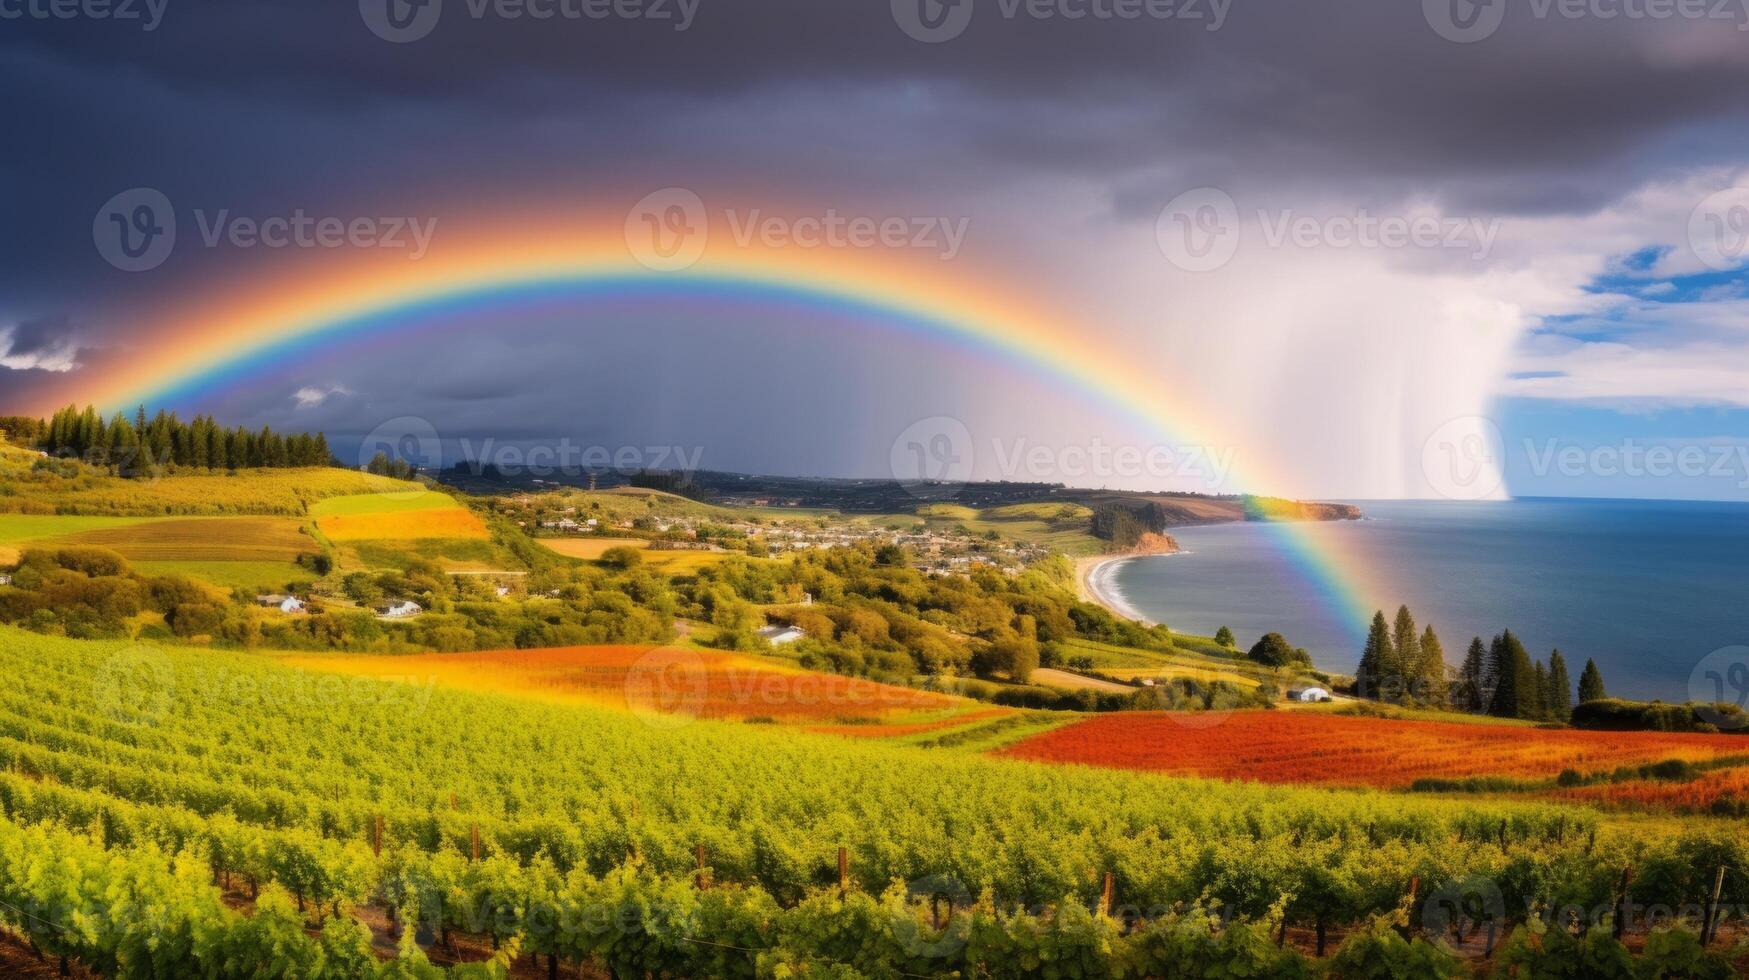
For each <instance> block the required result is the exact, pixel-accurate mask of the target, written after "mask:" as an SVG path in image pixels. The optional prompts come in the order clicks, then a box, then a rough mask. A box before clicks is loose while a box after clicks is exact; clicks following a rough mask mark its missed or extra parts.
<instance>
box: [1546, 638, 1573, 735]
mask: <svg viewBox="0 0 1749 980" xmlns="http://www.w3.org/2000/svg"><path fill="white" fill-rule="evenodd" d="M1543 706H1544V707H1545V708H1546V709H1547V710H1548V713H1549V717H1551V718H1553V719H1554V720H1556V721H1567V720H1569V719H1571V718H1572V717H1573V680H1572V678H1570V677H1568V676H1567V658H1565V657H1563V656H1561V651H1559V650H1556V651H1555V652H1553V653H1551V654H1549V687H1548V692H1547V693H1546V694H1544V695H1543Z"/></svg>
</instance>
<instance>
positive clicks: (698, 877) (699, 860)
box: [692, 844, 710, 888]
mask: <svg viewBox="0 0 1749 980" xmlns="http://www.w3.org/2000/svg"><path fill="white" fill-rule="evenodd" d="M706 857H707V855H706V852H705V849H704V845H703V844H700V845H698V846H697V847H695V848H693V849H692V859H693V861H694V862H695V863H696V864H697V866H698V873H697V874H695V875H693V878H692V883H693V885H695V886H697V887H699V888H708V887H710V882H709V880H708V879H707V877H706V875H705V873H704V866H705V859H706Z"/></svg>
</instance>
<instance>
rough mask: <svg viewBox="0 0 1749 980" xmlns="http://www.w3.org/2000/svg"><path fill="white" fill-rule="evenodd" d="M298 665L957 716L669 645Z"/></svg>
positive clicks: (573, 690)
mask: <svg viewBox="0 0 1749 980" xmlns="http://www.w3.org/2000/svg"><path fill="white" fill-rule="evenodd" d="M288 662H289V663H291V664H292V665H293V666H299V667H308V668H312V669H316V670H324V671H332V672H335V673H341V674H352V675H356V676H368V677H386V678H391V679H397V680H401V681H404V682H409V683H413V684H420V683H434V684H442V685H444V686H446V687H454V688H460V689H462V690H467V691H476V692H488V691H489V692H496V693H501V694H515V695H524V696H534V697H538V698H541V699H543V700H549V701H557V702H560V703H570V704H588V705H594V706H597V707H603V708H612V709H618V710H622V711H641V712H656V713H662V714H667V715H674V716H680V717H688V718H733V719H747V718H759V719H769V720H773V721H808V722H815V723H818V722H820V721H836V722H839V723H841V724H844V725H847V726H848V727H852V728H860V727H866V723H869V722H878V721H880V720H882V719H883V718H884V717H885V716H887V715H890V714H893V713H895V712H911V711H935V712H941V711H943V710H948V709H953V708H956V707H958V706H959V705H960V704H964V703H966V702H961V701H960V700H959V699H956V698H950V697H947V696H945V695H940V694H931V693H928V692H925V691H915V690H912V689H910V688H904V687H891V686H888V685H885V684H877V683H874V682H873V681H866V680H860V679H857V678H853V677H844V676H841V675H838V674H816V673H812V672H808V671H801V670H793V669H787V668H783V667H778V666H773V665H772V664H770V663H768V662H766V661H762V660H756V659H754V658H752V657H746V656H738V655H735V654H727V653H717V652H715V651H708V650H690V649H681V648H667V647H635V646H598V647H564V648H555V649H545V650H503V651H496V652H486V653H459V654H431V655H425V656H410V657H392V658H390V657H304V658H293V659H292V660H290V661H288Z"/></svg>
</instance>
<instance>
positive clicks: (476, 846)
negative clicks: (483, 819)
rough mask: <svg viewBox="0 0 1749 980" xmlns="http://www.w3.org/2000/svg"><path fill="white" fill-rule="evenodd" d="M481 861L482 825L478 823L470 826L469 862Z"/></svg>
mask: <svg viewBox="0 0 1749 980" xmlns="http://www.w3.org/2000/svg"><path fill="white" fill-rule="evenodd" d="M479 859H480V825H479V824H477V823H476V824H469V825H468V860H470V861H478V860H479Z"/></svg>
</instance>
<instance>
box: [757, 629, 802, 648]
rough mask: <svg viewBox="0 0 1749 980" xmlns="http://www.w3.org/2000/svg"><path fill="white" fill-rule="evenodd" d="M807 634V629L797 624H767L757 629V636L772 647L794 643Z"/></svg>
mask: <svg viewBox="0 0 1749 980" xmlns="http://www.w3.org/2000/svg"><path fill="white" fill-rule="evenodd" d="M807 635H808V634H807V631H806V630H804V629H802V628H801V627H799V626H767V627H765V628H764V629H762V630H760V631H759V638H760V639H762V640H764V641H765V642H767V643H769V644H771V645H772V646H774V647H775V646H782V645H784V644H785V643H794V642H795V641H797V640H799V639H802V638H803V637H805V636H807Z"/></svg>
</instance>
